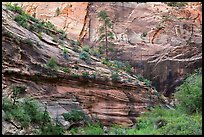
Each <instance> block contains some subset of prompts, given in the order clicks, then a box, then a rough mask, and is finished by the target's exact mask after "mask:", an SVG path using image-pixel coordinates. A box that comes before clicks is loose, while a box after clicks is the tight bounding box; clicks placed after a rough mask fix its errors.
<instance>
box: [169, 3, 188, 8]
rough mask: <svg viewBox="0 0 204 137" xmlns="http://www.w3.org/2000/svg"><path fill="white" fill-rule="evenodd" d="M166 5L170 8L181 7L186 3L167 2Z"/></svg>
mask: <svg viewBox="0 0 204 137" xmlns="http://www.w3.org/2000/svg"><path fill="white" fill-rule="evenodd" d="M167 5H168V6H171V7H183V6H186V5H188V3H187V2H167Z"/></svg>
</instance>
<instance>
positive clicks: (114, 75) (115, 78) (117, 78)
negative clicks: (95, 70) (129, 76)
mask: <svg viewBox="0 0 204 137" xmlns="http://www.w3.org/2000/svg"><path fill="white" fill-rule="evenodd" d="M111 80H112V81H114V82H116V81H120V76H119V74H118V72H112V73H111Z"/></svg>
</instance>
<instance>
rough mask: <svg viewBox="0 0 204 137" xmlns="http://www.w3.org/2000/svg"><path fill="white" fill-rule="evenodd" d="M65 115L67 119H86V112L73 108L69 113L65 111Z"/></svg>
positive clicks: (76, 120) (74, 120)
mask: <svg viewBox="0 0 204 137" xmlns="http://www.w3.org/2000/svg"><path fill="white" fill-rule="evenodd" d="M63 117H64V119H65V120H66V121H70V122H78V121H81V120H83V119H85V114H84V112H83V111H80V110H76V109H73V110H71V111H70V112H68V113H63Z"/></svg>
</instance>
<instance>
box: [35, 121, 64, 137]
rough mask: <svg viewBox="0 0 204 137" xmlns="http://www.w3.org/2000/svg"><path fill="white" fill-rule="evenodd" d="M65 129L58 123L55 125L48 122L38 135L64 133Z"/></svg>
mask: <svg viewBox="0 0 204 137" xmlns="http://www.w3.org/2000/svg"><path fill="white" fill-rule="evenodd" d="M64 133H65V131H64V129H63V128H62V127H61V126H59V125H58V124H56V125H53V124H51V123H49V124H46V125H45V126H43V127H42V128H40V130H39V131H38V132H37V135H63V134H64Z"/></svg>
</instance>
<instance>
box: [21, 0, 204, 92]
mask: <svg viewBox="0 0 204 137" xmlns="http://www.w3.org/2000/svg"><path fill="white" fill-rule="evenodd" d="M19 5H20V6H22V7H23V8H24V10H25V11H26V12H27V13H29V14H30V15H33V16H35V17H37V18H39V19H43V20H49V21H50V22H52V23H53V24H55V25H56V26H57V27H58V28H60V29H64V30H65V31H66V32H67V34H68V35H67V36H68V37H69V38H71V39H74V40H79V41H80V42H83V41H86V42H87V41H89V43H90V45H98V43H97V42H96V40H97V39H98V37H99V33H98V29H99V27H100V25H101V23H100V22H99V20H98V18H97V13H98V12H99V11H101V10H105V11H106V12H107V14H108V15H109V16H110V18H111V20H112V22H113V30H114V35H115V41H114V43H115V44H116V45H117V46H116V47H117V50H119V52H117V54H113V55H112V56H113V58H115V59H119V60H128V61H130V62H131V65H132V66H133V67H134V70H135V73H140V74H142V75H144V76H145V77H146V78H148V79H150V80H151V81H153V84H154V86H155V87H156V88H157V90H159V91H161V92H166V91H167V89H168V88H170V87H169V86H168V85H167V84H166V83H168V82H167V81H168V80H169V79H168V74H169V71H170V70H171V71H172V73H173V74H172V75H173V81H177V80H179V79H182V78H183V77H184V76H185V75H186V74H187V73H189V72H192V70H194V69H196V68H198V67H200V66H201V64H202V61H201V59H202V57H201V55H202V53H201V50H200V48H201V43H202V40H201V39H202V33H201V29H202V26H201V25H202V3H200V2H189V3H188V5H187V6H184V7H181V8H177V7H170V6H167V4H165V3H161V2H147V3H137V2H106V3H104V2H90V3H88V2H79V3H78V2H77V3H75V2H61V3H60V2H59V3H46V4H45V3H38V2H23V3H19ZM47 9H49V10H47ZM57 9H58V10H57ZM57 11H58V12H57ZM190 43H191V44H190ZM189 44H190V45H189ZM186 45H187V49H188V50H191V46H193V47H194V48H193V49H195V50H196V51H197V52H196V54H198V55H199V57H194V58H195V60H191V59H190V58H193V56H194V55H195V54H194V53H193V52H190V53H189V54H188V55H185V56H183V57H182V56H180V54H187V53H186V50H182V49H181V47H183V46H186ZM197 47H198V48H197ZM180 49H181V50H180ZM177 50H179V52H176V51H177ZM174 52H176V53H174ZM166 53H168V54H172V55H174V56H175V58H179V59H184V60H185V59H187V60H188V59H190V61H181V60H180V61H178V60H175V59H173V60H172V59H170V60H168V61H167V60H166V59H165V61H162V59H161V56H164V54H166ZM159 56H160V57H159ZM177 56H179V57H177ZM155 58H157V59H155ZM164 58H166V57H165V56H164ZM153 60H155V61H153ZM158 61H159V62H158ZM141 64H142V65H141ZM168 64H175V66H174V67H171V68H170V67H169V65H168ZM178 64H179V65H178ZM186 66H188V67H187V68H186ZM150 68H151V71H149V70H150ZM161 70H162V71H161ZM176 85H177V84H176V83H174V84H173V83H172V84H170V86H173V87H174V86H176ZM172 90H173V89H172Z"/></svg>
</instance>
